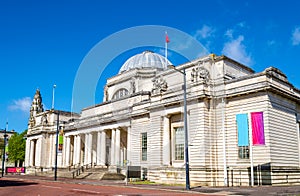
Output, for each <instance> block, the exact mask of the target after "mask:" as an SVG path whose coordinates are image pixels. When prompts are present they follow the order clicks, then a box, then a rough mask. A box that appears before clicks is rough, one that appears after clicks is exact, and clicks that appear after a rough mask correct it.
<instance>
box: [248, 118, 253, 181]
mask: <svg viewBox="0 0 300 196" xmlns="http://www.w3.org/2000/svg"><path fill="white" fill-rule="evenodd" d="M248 116H251V115H248ZM249 122H250V123H249V125H251V124H252V121H251V117H250V119H249ZM249 136H250V137H249V139H250V142H249V143H250V170H251V186H254V171H253V135H252V126H249Z"/></svg>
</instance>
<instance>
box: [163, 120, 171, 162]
mask: <svg viewBox="0 0 300 196" xmlns="http://www.w3.org/2000/svg"><path fill="white" fill-rule="evenodd" d="M163 165H170V119H169V118H168V116H165V117H164V133H163Z"/></svg>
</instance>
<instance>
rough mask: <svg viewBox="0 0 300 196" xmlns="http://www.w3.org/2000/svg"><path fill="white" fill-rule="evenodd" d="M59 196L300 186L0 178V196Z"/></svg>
mask: <svg viewBox="0 0 300 196" xmlns="http://www.w3.org/2000/svg"><path fill="white" fill-rule="evenodd" d="M2 195H3V196H4V195H5V196H24V195H28V196H52V195H53V196H56V195H63V196H65V195H107V196H127V195H128V196H140V195H145V196H147V195H151V196H152V195H172V196H173V195H174V196H177V195H188V196H193V195H197V196H199V195H214V196H216V195H246V196H271V195H276V196H300V185H296V186H295V185H294V186H260V187H192V189H191V190H190V191H185V190H184V187H182V186H166V185H158V184H151V185H134V184H128V185H125V183H124V182H123V181H99V180H82V179H68V178H58V181H53V178H49V177H39V176H30V175H24V176H5V177H4V178H0V196H2Z"/></svg>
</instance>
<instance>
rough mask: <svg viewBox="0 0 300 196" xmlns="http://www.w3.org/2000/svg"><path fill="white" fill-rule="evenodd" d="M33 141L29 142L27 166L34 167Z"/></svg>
mask: <svg viewBox="0 0 300 196" xmlns="http://www.w3.org/2000/svg"><path fill="white" fill-rule="evenodd" d="M34 145H35V144H34V140H30V155H29V165H30V166H34V164H35V163H34V156H35V155H34V151H35V146H34Z"/></svg>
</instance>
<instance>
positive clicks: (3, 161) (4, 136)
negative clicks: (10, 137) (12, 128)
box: [1, 128, 6, 177]
mask: <svg viewBox="0 0 300 196" xmlns="http://www.w3.org/2000/svg"><path fill="white" fill-rule="evenodd" d="M3 138H4V142H3V156H2V170H1V171H2V175H1V176H2V177H3V176H4V163H5V147H6V128H5V129H4V135H3Z"/></svg>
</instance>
